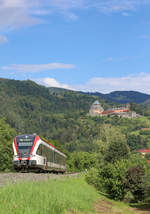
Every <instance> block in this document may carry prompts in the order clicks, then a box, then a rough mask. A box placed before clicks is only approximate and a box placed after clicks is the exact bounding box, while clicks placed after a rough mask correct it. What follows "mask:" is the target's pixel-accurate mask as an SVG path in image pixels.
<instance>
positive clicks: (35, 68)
mask: <svg viewBox="0 0 150 214" xmlns="http://www.w3.org/2000/svg"><path fill="white" fill-rule="evenodd" d="M74 67H75V66H74V65H72V64H63V63H49V64H12V65H8V66H2V67H1V70H6V71H19V72H21V71H22V72H40V71H48V70H55V69H72V68H74Z"/></svg>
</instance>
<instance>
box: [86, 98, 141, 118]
mask: <svg viewBox="0 0 150 214" xmlns="http://www.w3.org/2000/svg"><path fill="white" fill-rule="evenodd" d="M89 115H90V116H108V115H110V116H114V115H117V116H118V117H124V118H135V117H139V116H140V115H138V114H136V112H134V111H131V110H130V105H129V104H126V105H125V106H123V107H117V108H111V109H107V110H104V109H103V107H102V106H101V104H100V103H99V101H98V100H96V101H95V102H94V103H93V104H92V105H91V108H90V110H89Z"/></svg>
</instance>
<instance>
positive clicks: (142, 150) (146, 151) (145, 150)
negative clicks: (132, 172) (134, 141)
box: [138, 149, 150, 153]
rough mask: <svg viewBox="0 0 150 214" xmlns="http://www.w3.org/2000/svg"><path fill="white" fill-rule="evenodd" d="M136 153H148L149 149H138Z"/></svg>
mask: <svg viewBox="0 0 150 214" xmlns="http://www.w3.org/2000/svg"><path fill="white" fill-rule="evenodd" d="M138 152H141V153H148V152H150V149H139V150H138Z"/></svg>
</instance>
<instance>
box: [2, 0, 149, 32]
mask: <svg viewBox="0 0 150 214" xmlns="http://www.w3.org/2000/svg"><path fill="white" fill-rule="evenodd" d="M145 5H146V6H147V5H150V0H0V30H3V29H14V28H18V27H22V26H31V25H35V24H39V23H42V22H43V18H41V16H42V17H44V15H47V14H51V15H52V14H54V13H61V14H62V15H63V16H67V17H68V18H70V19H72V20H76V19H77V18H78V14H77V10H80V9H86V10H88V9H89V8H95V9H97V10H98V11H100V12H103V13H112V12H120V13H121V14H122V15H124V16H128V12H129V11H135V10H136V9H137V8H140V7H142V6H145Z"/></svg>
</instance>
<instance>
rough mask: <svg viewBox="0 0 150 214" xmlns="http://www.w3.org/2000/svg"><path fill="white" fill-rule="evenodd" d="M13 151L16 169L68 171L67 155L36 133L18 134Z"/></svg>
mask: <svg viewBox="0 0 150 214" xmlns="http://www.w3.org/2000/svg"><path fill="white" fill-rule="evenodd" d="M13 151H14V156H13V165H14V169H15V170H16V171H39V172H44V171H46V172H62V173H64V172H65V171H66V155H65V154H63V153H62V152H60V151H58V150H57V149H55V147H54V146H53V145H51V144H49V143H47V142H45V141H44V140H42V139H41V138H40V137H39V136H38V135H36V134H32V135H28V134H25V135H19V136H16V137H15V139H14V141H13Z"/></svg>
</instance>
